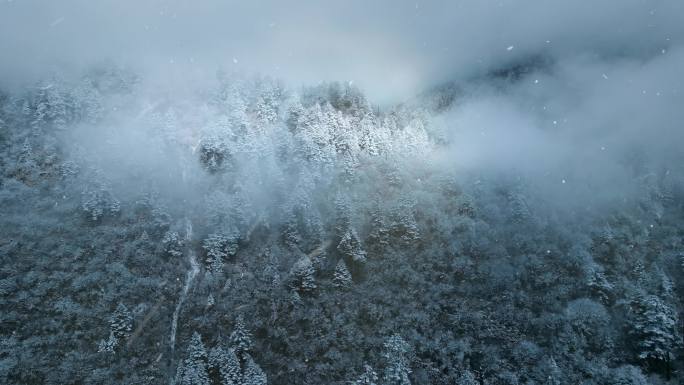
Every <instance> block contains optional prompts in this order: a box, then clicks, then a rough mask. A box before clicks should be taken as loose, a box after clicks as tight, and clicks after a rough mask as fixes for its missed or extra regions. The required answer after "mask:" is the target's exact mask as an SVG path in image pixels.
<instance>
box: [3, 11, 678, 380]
mask: <svg viewBox="0 0 684 385" xmlns="http://www.w3.org/2000/svg"><path fill="white" fill-rule="evenodd" d="M17 2H19V1H17ZM67 3H69V2H67ZM71 3H78V1H75V2H71ZM626 3H629V4H630V5H629V6H628V5H625V6H624V7H625V8H624V15H625V16H624V17H625V18H626V19H627V20H640V19H639V17H641V16H640V15H641V14H640V13H638V12H636V11H634V10H635V9H638V10H639V11H641V8H640V7H641V6H640V5H638V6H637V5H634V4H631V3H632V2H626ZM673 4H674V3H671V2H667V1H664V2H663V7H664V9H666V10H670V11H672V10H673V9H674V10H680V11H681V10H683V9H682V8H681V7H680V8H677V6H675V5H673ZM409 5H410V7H408V8H410V10H411V12H413V11H414V8H413V5H414V3H410V4H409ZM110 6H111V5H110ZM356 6H357V7H358V6H359V5H358V4H357V5H356ZM3 7H5V8H4V10H6V11H7V13H5V14H6V15H8V14H11V12H12V11H13V9H11V8H9V7H10V5H2V6H0V12H2V11H3ZM103 7H104V8H105V9H106V8H107V7H108V6H105V5H103ZM274 7H275V8H277V6H274ZM485 8H486V7H485ZM599 8H601V7H599ZM55 9H58V8H55ZM421 9H422V8H421V7H420V6H419V4H415V12H418V11H419V10H421ZM444 9H449V10H451V11H453V9H452V8H450V7H448V6H445V8H444ZM478 9H479V8H477V7H475V8H472V9H471V12H472V13H473V14H479V11H478ZM486 9H488V8H486ZM601 9H603V8H601ZM644 9H645V10H646V11H648V12H650V8H648V7H647V8H644ZM438 10H439V9H438ZM17 12H19V11H17ZM283 12H284V11H283ZM431 12H435V11H434V10H433V11H431ZM598 12H599V13H600V12H602V11H601V10H599V11H598ZM648 12H647V13H648ZM654 12H655V11H654ZM672 13H673V12H669V13H668V16H667V17H665V16H663V18H662V19H653V20H655V21H652V22H651V23H652V24H653V25H657V26H658V28H655V27H653V26H651V27H648V28H651V29H649V31H651V32H648V33H645V35H644V37H643V39H642V40H641V41H639V42H636V43H634V44H635V47H633V49H631V50H630V49H625V50H623V51H620V52H617V53H616V52H613V51H611V50H607V49H605V46H604V45H603V43H604V42H601V44H599V45H596V46H589V45H586V46H582V47H583V48H582V49H581V51H582V52H583V54H582V55H576V54H577V52H579V51H580V49H579V48H576V47H575V45H576V44H574V43H572V44H570V43H568V42H567V41H565V42H562V43H561V44H563V46H562V47H563V49H566V50H568V52H569V54H568V55H565V54H561V53H558V52H557V49H555V48H554V49H555V50H556V51H554V49H546V48H545V49H542V50H534V49H533V48H534V44H531V45H530V46H528V47H525V44H524V43H515V42H512V43H507V44H504V45H502V46H501V47H498V48H497V52H498V51H500V52H499V53H496V54H494V53H492V55H490V56H491V57H490V58H489V59H487V63H486V64H482V62H481V63H480V64H481V66H482V68H478V69H477V70H472V68H470V69H468V70H466V69H463V74H466V75H463V74H459V73H453V74H449V76H446V77H444V76H443V77H441V78H439V79H436V78H435V79H430V80H429V81H428V80H427V79H424V80H425V81H424V82H422V83H421V84H420V86H417V87H413V86H411V87H409V88H411V91H412V93H411V95H410V96H406V95H404V94H403V90H404V88H402V87H397V86H393V85H388V87H389V88H388V89H391V90H392V92H397V93H402V95H401V97H395V98H392V97H388V96H387V95H386V93H384V92H379V91H377V88H378V87H377V86H376V85H374V84H373V83H372V82H371V83H369V82H363V81H362V82H361V83H362V84H361V85H357V84H356V83H355V82H354V81H350V80H341V79H334V78H331V77H329V76H322V75H321V77H320V79H319V81H315V82H311V81H308V79H303V80H302V81H301V82H299V83H297V82H293V81H292V77H290V76H288V75H284V76H282V77H281V76H279V73H278V72H277V71H275V73H272V74H271V73H268V71H263V68H260V69H259V71H245V69H244V68H240V69H238V68H237V67H235V65H237V64H238V62H239V60H238V59H237V58H233V57H232V55H231V57H230V59H229V60H227V64H226V65H222V66H219V67H217V68H219V69H218V70H211V71H209V72H210V73H211V74H210V75H207V74H206V73H204V72H203V73H202V75H201V76H198V74H197V73H196V72H192V71H190V72H188V73H184V72H183V71H181V72H180V74H179V73H176V72H173V71H167V70H161V69H160V70H159V71H157V72H154V71H153V72H150V71H149V68H146V67H142V66H135V65H124V64H120V63H117V61H116V60H107V61H102V60H100V61H98V62H97V63H94V64H91V65H87V66H82V67H79V68H76V67H73V66H72V67H70V70H63V69H59V68H61V67H51V68H49V69H47V68H45V69H42V68H41V70H40V71H38V72H37V75H36V74H31V75H28V74H26V73H24V72H17V69H16V68H14V66H13V65H11V64H7V65H0V69H1V70H2V72H0V80H2V82H0V261H1V264H0V383H3V384H79V385H80V384H89V385H90V384H174V385H243V384H244V385H266V384H273V385H289V384H307V385H313V384H326V385H327V384H329V385H335V384H339V385H343V384H344V385H347V384H357V385H361V384H365V385H370V384H376V385H409V384H440V385H441V384H444V385H447V384H458V385H485V384H487V385H499V384H500V385H517V384H520V385H523V384H524V385H533V384H540V385H541V384H553V385H574V384H586V385H591V384H597V385H598V384H601V385H603V384H606V385H628V384H629V385H646V384H653V385H665V384H668V385H675V384H680V383H681V382H682V381H684V364H683V363H684V322H683V319H684V303H683V302H682V298H683V295H684V167H683V166H684V150H682V144H683V143H684V129H683V128H682V126H681V122H682V121H684V111H682V109H681V106H682V103H683V102H684V88H681V87H682V86H684V78H682V76H681V74H680V68H681V65H682V64H684V50H682V48H681V46H680V45H678V44H681V41H678V40H677V39H678V38H680V37H684V33H682V34H679V35H678V33H679V32H682V31H681V28H679V27H676V26H677V25H678V24H677V23H674V24H672V23H671V21H672V20H675V21H676V20H677V19H679V20H680V21H683V22H684V14H680V15H679V16H677V15H676V13H675V16H674V17H673V16H672ZM577 14H579V15H580V16H581V17H580V16H576V15H575V16H573V15H572V14H571V15H570V18H572V17H575V18H579V19H580V20H582V18H583V17H584V16H586V13H582V12H578V13H577ZM658 14H659V15H660V13H658ZM429 15H431V17H432V18H434V19H435V20H437V19H438V15H437V14H435V13H429ZM162 16H164V14H163V13H162ZM395 16H397V15H395ZM180 17H182V13H181V14H180ZM207 17H208V16H207ZM397 17H399V16H397ZM3 20H4V21H5V22H6V24H5V25H13V24H12V22H11V21H10V20H9V19H3V18H2V17H0V21H3ZM54 20H55V21H53V22H52V23H51V24H50V28H58V27H60V26H62V24H66V25H68V23H69V19H68V18H66V17H65V18H62V19H54ZM521 20H522V19H520V20H518V21H520V22H521V23H522V21H521ZM606 23H611V21H606ZM53 24H54V25H53ZM513 24H514V25H513V26H512V27H509V28H511V29H510V30H511V31H513V32H515V31H518V30H519V28H522V27H520V25H516V24H515V23H513ZM274 25H275V23H274ZM478 25H480V24H477V23H475V26H471V27H469V28H467V29H465V30H464V31H466V32H467V31H472V30H477V28H476V27H477V26H478ZM540 25H541V24H540ZM592 25H593V24H592ZM480 26H481V27H482V28H484V26H489V24H486V23H485V24H481V25H480ZM673 26H674V27H673ZM302 28H303V27H302ZM316 28H320V26H317V27H316ZM387 28H390V27H389V26H388V27H387ZM416 28H417V27H416ZM539 28H542V27H539ZM544 28H549V29H548V31H549V34H550V35H553V34H556V35H559V34H560V35H562V33H560V32H558V31H555V30H553V29H552V28H551V27H548V26H544V27H543V28H542V30H544ZM576 28H579V27H577V26H572V27H571V28H570V29H569V30H570V31H576ZM2 29H3V27H2V26H1V25H0V32H2ZM653 30H656V31H655V32H653ZM554 31H555V32H554ZM630 31H631V30H630ZM564 33H565V32H564ZM627 35H629V34H627ZM67 36H70V37H71V38H74V39H76V37H75V36H73V35H67ZM568 36H574V35H573V34H571V33H568ZM616 36H617V37H616ZM629 36H631V35H629ZM663 36H668V37H667V40H664V38H663V39H661V38H662V37H663ZM226 38H227V39H229V38H228V37H226ZM568 39H569V40H568V41H570V40H571V39H570V38H568ZM611 39H612V40H611ZM625 39H626V37H625V36H623V35H622V34H620V33H618V34H617V35H615V36H613V35H611V34H609V36H608V37H606V40H607V41H611V42H614V43H616V44H617V43H622V42H623V41H624V40H625ZM671 39H672V40H671ZM29 40H31V39H29ZM456 40H457V42H459V41H461V40H458V39H456ZM559 40H562V39H559ZM661 40H662V41H661ZM654 41H659V42H660V43H658V44H655V45H654V43H653V42H654ZM8 42H9V43H8ZM12 42H14V40H13V38H8V37H3V38H1V39H0V48H1V49H2V51H3V52H5V53H7V52H9V53H12V52H16V53H17V55H16V56H17V57H22V58H23V59H27V58H29V57H30V55H29V54H28V53H27V52H28V51H29V50H27V51H26V52H24V51H22V50H21V49H20V48H17V47H18V46H16V45H12V44H10V43H12ZM41 44H42V43H41ZM358 44H364V43H363V42H359V43H358ZM368 44H372V43H370V42H369V43H368ZM535 44H536V43H535ZM540 44H542V46H545V45H550V44H552V43H551V40H546V39H545V38H542V39H541V43H540ZM583 44H584V43H583ZM520 46H522V48H520ZM10 47H14V48H11V50H10ZM183 49H184V50H185V49H187V48H183ZM12 50H15V51H12ZM480 51H481V52H484V51H482V50H480ZM519 51H522V53H521V54H518V53H517V52H519ZM94 52H97V51H94ZM435 55H437V54H435ZM478 55H479V54H478ZM497 55H499V56H497ZM71 56H73V57H76V56H77V54H75V53H73V52H71V51H68V52H67V53H66V54H65V56H64V57H66V58H68V57H71ZM484 56H486V55H484ZM484 56H473V57H472V58H473V61H476V60H480V59H479V58H481V57H484ZM435 57H437V56H435ZM442 58H444V57H442ZM34 59H36V60H38V59H37V57H34ZM12 60H13V59H9V61H8V63H10V62H11V61H12ZM368 60H369V63H370V62H372V60H373V59H368ZM444 60H446V59H444ZM459 60H460V61H459ZM463 60H464V59H458V60H456V61H454V60H449V63H450V66H454V67H453V68H456V69H458V68H461V67H459V65H461V64H459V63H461V62H462V61H463ZM122 62H124V60H122ZM361 63H363V59H361ZM167 64H169V63H167ZM172 64H175V63H172ZM480 64H478V65H480ZM158 65H159V64H155V66H158ZM193 65H194V64H193ZM27 66H28V65H27ZM313 66H314V67H320V66H325V65H324V64H321V63H320V62H317V63H314V64H313ZM190 67H192V66H190ZM153 68H157V67H154V66H153ZM159 68H161V67H159ZM27 71H28V70H27ZM191 72H192V73H191ZM255 72H256V73H257V74H254V73H255ZM333 72H334V71H333ZM340 73H341V74H342V72H340ZM18 74H21V76H19V75H18ZM14 75H16V76H17V77H21V79H20V80H17V79H12V77H13V76H14ZM186 75H187V78H190V79H193V81H190V82H188V81H185V82H182V81H181V82H179V81H178V79H179V77H180V78H184V77H185V76H186ZM373 76H381V75H379V72H378V73H374V74H373ZM196 79H201V81H197V82H195V81H194V80H196ZM364 84H365V85H366V87H367V88H368V89H370V91H369V92H367V91H366V89H365V88H364ZM392 87H393V88H392ZM380 88H382V87H380Z"/></svg>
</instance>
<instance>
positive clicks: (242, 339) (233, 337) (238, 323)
mask: <svg viewBox="0 0 684 385" xmlns="http://www.w3.org/2000/svg"><path fill="white" fill-rule="evenodd" d="M230 344H231V347H232V348H233V349H234V350H235V354H236V355H237V356H238V357H244V354H246V353H247V352H249V351H250V350H251V349H252V334H251V333H250V332H249V330H247V328H246V327H245V321H244V319H243V318H242V315H239V316H237V318H236V319H235V326H234V328H233V332H232V333H231V334H230Z"/></svg>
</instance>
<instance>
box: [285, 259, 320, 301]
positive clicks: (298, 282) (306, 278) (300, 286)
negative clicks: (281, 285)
mask: <svg viewBox="0 0 684 385" xmlns="http://www.w3.org/2000/svg"><path fill="white" fill-rule="evenodd" d="M315 273H316V271H315V269H314V267H313V264H312V263H311V259H310V258H309V257H308V256H304V257H302V258H300V259H299V260H298V261H297V262H296V263H295V264H294V266H293V267H292V270H291V273H290V275H291V285H292V288H293V289H295V290H298V291H300V292H302V293H311V292H313V291H314V290H315V289H316V279H315V277H314V275H315Z"/></svg>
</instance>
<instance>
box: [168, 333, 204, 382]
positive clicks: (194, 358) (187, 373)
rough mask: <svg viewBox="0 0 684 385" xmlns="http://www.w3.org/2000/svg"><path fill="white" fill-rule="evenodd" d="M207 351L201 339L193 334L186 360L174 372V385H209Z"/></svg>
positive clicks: (197, 334) (196, 334)
mask: <svg viewBox="0 0 684 385" xmlns="http://www.w3.org/2000/svg"><path fill="white" fill-rule="evenodd" d="M209 383H210V382H209V372H208V371H207V350H206V348H205V347H204V344H203V343H202V337H201V336H200V335H199V333H197V332H195V333H193V335H192V339H191V340H190V345H189V346H188V353H187V358H186V359H185V360H184V361H183V363H182V365H181V366H179V368H178V371H177V372H176V385H209Z"/></svg>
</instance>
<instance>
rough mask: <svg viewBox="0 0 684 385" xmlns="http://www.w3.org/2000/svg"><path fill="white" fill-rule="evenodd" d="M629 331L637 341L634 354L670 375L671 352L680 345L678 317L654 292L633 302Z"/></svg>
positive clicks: (672, 354)
mask: <svg viewBox="0 0 684 385" xmlns="http://www.w3.org/2000/svg"><path fill="white" fill-rule="evenodd" d="M633 305H634V310H635V317H634V319H633V322H632V334H633V335H634V336H635V338H636V340H637V349H638V351H637V355H638V358H639V359H641V360H643V361H644V362H645V363H646V364H656V365H662V366H663V369H664V371H665V372H666V374H667V375H669V373H670V370H671V362H672V360H673V359H674V352H675V350H676V349H677V348H678V347H679V345H680V337H679V333H678V330H677V325H678V324H679V320H678V319H677V313H676V312H675V310H674V309H673V308H672V307H671V306H670V305H669V304H668V303H666V302H665V301H663V300H662V299H660V298H659V297H658V296H655V295H647V296H640V297H638V298H637V299H636V301H634V303H633Z"/></svg>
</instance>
